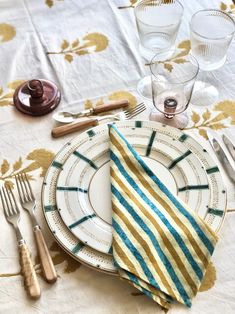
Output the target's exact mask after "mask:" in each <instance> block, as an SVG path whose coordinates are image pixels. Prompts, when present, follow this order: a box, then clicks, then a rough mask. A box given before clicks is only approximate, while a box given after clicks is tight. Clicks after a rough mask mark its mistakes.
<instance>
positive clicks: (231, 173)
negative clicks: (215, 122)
mask: <svg viewBox="0 0 235 314" xmlns="http://www.w3.org/2000/svg"><path fill="white" fill-rule="evenodd" d="M207 135H208V138H209V141H210V144H211V146H212V148H213V150H214V152H215V154H216V157H217V158H218V160H219V161H220V163H221V165H222V166H223V168H224V170H225V172H226V174H227V175H228V177H229V178H230V179H231V180H232V181H233V182H234V183H235V170H234V168H233V166H232V165H231V164H230V161H229V159H228V158H227V156H226V154H225V152H224V151H223V148H222V147H221V145H220V143H219V142H218V141H217V139H215V137H214V135H213V133H212V132H211V131H210V130H208V131H207Z"/></svg>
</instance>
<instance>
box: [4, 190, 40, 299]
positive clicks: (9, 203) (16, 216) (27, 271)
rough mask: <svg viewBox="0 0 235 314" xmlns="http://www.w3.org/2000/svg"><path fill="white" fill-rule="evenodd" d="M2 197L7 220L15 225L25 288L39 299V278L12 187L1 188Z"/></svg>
mask: <svg viewBox="0 0 235 314" xmlns="http://www.w3.org/2000/svg"><path fill="white" fill-rule="evenodd" d="M0 197H1V201H2V206H3V211H4V214H5V217H6V220H7V221H8V222H9V223H10V224H11V225H13V227H14V229H15V232H16V238H17V242H18V247H19V254H20V264H21V270H22V275H23V276H24V281H25V288H26V291H27V293H28V295H29V296H30V297H31V298H33V299H38V298H39V297H40V295H41V289H40V286H39V282H38V278H37V275H36V272H35V269H34V267H33V263H32V260H31V258H30V252H29V249H28V247H27V245H26V243H25V240H24V239H23V236H22V234H21V232H20V229H19V221H20V211H19V207H18V205H17V203H16V200H15V197H14V194H13V193H12V190H11V188H10V187H8V188H6V187H5V188H4V187H2V188H1V189H0Z"/></svg>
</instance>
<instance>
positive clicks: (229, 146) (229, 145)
mask: <svg viewBox="0 0 235 314" xmlns="http://www.w3.org/2000/svg"><path fill="white" fill-rule="evenodd" d="M222 139H223V142H224V144H225V146H226V147H227V149H228V151H229V152H230V155H231V156H232V158H233V160H235V147H234V145H233V143H232V142H231V140H230V139H229V138H228V137H227V135H225V134H223V136H222Z"/></svg>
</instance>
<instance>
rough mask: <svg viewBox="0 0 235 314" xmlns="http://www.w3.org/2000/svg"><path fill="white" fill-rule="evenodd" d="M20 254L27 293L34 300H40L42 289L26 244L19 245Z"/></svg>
mask: <svg viewBox="0 0 235 314" xmlns="http://www.w3.org/2000/svg"><path fill="white" fill-rule="evenodd" d="M19 253H20V264H21V270H22V274H23V276H24V281H25V288H26V291H27V293H28V294H29V296H30V297H31V298H32V299H38V298H40V295H41V289H40V286H39V282H38V278H37V275H36V272H35V269H34V267H33V263H32V260H31V257H30V252H29V249H28V247H27V245H26V244H25V243H21V244H19Z"/></svg>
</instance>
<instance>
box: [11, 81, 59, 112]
mask: <svg viewBox="0 0 235 314" xmlns="http://www.w3.org/2000/svg"><path fill="white" fill-rule="evenodd" d="M60 97H61V93H60V91H59V89H58V87H57V86H56V85H55V84H54V83H53V82H51V81H48V80H43V79H33V80H30V81H27V82H24V83H23V84H21V85H20V86H19V87H18V88H17V89H16V91H15V93H14V96H13V100H14V105H15V106H16V108H17V109H18V110H19V111H21V112H23V113H26V114H29V115H32V116H42V115H44V114H47V113H49V112H51V111H52V110H54V109H55V108H56V107H57V106H58V104H59V102H60Z"/></svg>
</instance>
